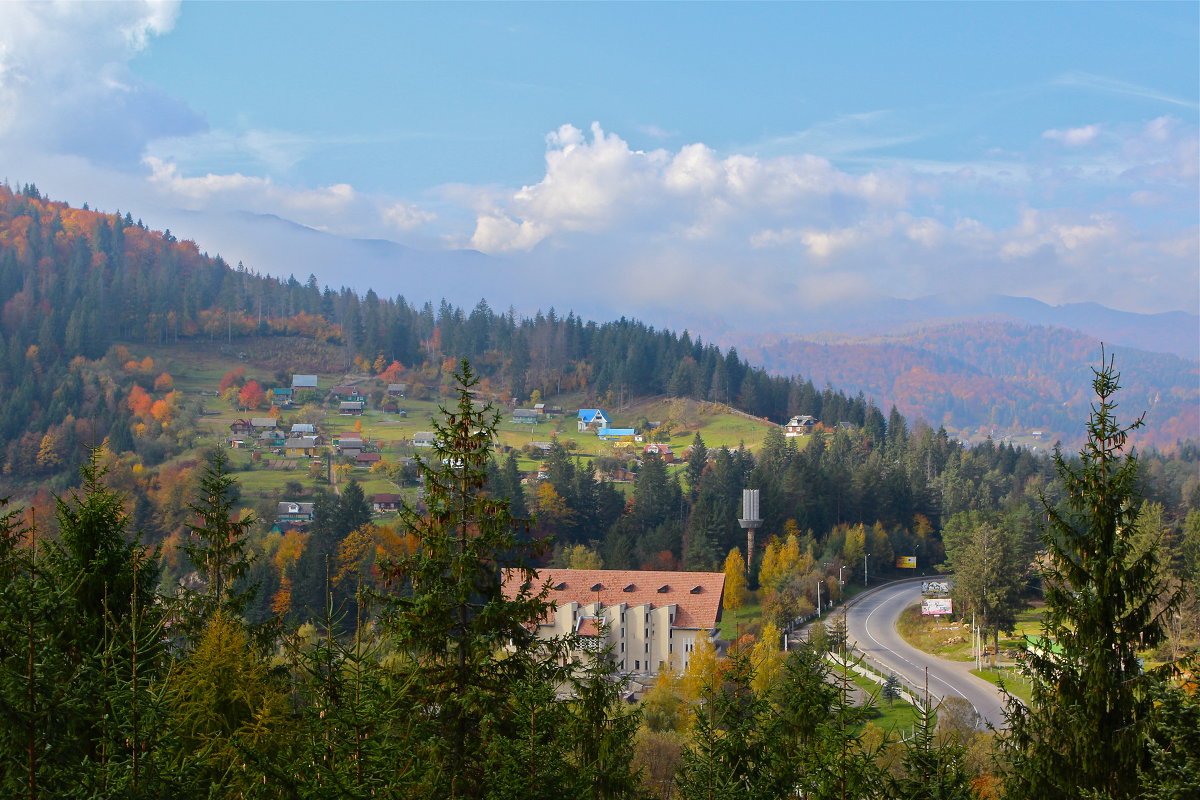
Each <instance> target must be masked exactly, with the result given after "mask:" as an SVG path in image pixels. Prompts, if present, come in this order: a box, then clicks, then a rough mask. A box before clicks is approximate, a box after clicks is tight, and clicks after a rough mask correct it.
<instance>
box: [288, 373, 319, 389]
mask: <svg viewBox="0 0 1200 800" xmlns="http://www.w3.org/2000/svg"><path fill="white" fill-rule="evenodd" d="M316 388H317V376H316V375H293V376H292V389H294V390H296V391H299V390H301V389H316Z"/></svg>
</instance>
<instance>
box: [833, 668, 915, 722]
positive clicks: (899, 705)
mask: <svg viewBox="0 0 1200 800" xmlns="http://www.w3.org/2000/svg"><path fill="white" fill-rule="evenodd" d="M848 674H849V677H850V679H851V680H852V681H854V685H855V686H857V687H858V688H859V689H862V690H863V691H864V692H866V693H867V694H869V695H870V696H871V697H872V698H874V701H873V705H872V712H873V713H874V716H872V717H871V722H874V723H875V724H876V725H878V726H879V727H880V728H882V729H883V730H885V731H897V732H905V733H907V731H908V729H909V728H911V727H912V726H913V725H914V724H916V721H917V709H916V708H914V707H913V706H912V705H911V704H910V703H906V702H904V701H903V700H892V701H891V702H890V703H889V702H888V701H887V700H884V699H883V698H881V697H880V696H879V692H880V690H882V689H883V684H881V683H875V681H873V680H870V679H869V678H865V677H863V676H862V675H859V674H858V673H857V672H850V673H848ZM837 675H838V676H840V675H841V672H840V671H838V672H837Z"/></svg>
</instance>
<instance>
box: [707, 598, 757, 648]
mask: <svg viewBox="0 0 1200 800" xmlns="http://www.w3.org/2000/svg"><path fill="white" fill-rule="evenodd" d="M756 594H757V593H756V592H747V595H748V596H747V597H746V605H744V606H742V607H741V608H739V609H738V610H737V613H736V614H735V613H734V612H732V611H730V610H728V609H726V610H724V611H722V612H721V622H720V623H719V624H718V625H717V631H718V633H717V636H718V637H719V638H721V639H724V640H725V641H727V642H732V641H733V640H734V639H735V638H737V635H738V627H739V626H740V627H741V629H742V633H746V631H747V630H748V629H749V628H750V625H751V624H758V623H760V622H761V621H762V606H761V605H760V604H759V602H758V598H757V596H756Z"/></svg>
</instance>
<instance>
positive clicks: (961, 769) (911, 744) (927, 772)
mask: <svg viewBox="0 0 1200 800" xmlns="http://www.w3.org/2000/svg"><path fill="white" fill-rule="evenodd" d="M894 677H895V676H893V679H894ZM936 723H937V716H936V713H935V709H934V707H933V706H932V705H931V704H930V703H929V702H927V701H926V702H921V703H920V704H919V705H918V706H917V721H916V725H915V726H914V729H913V735H912V736H910V737H909V738H908V739H906V740H905V741H904V755H903V757H902V758H901V764H902V766H903V774H901V775H900V776H899V777H898V778H896V779H894V780H893V781H892V785H891V789H890V791H889V792H888V797H897V798H904V800H974V798H975V793H974V792H973V791H971V779H970V775H969V774H968V772H967V768H966V764H965V761H964V756H965V754H966V748H964V747H963V746H962V745H961V744H958V743H956V742H947V743H945V744H942V745H940V746H939V745H937V744H935V743H934V733H935V728H936Z"/></svg>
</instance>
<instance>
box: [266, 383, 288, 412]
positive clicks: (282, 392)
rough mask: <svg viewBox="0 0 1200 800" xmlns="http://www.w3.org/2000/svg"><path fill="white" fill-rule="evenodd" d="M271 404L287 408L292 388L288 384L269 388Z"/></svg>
mask: <svg viewBox="0 0 1200 800" xmlns="http://www.w3.org/2000/svg"><path fill="white" fill-rule="evenodd" d="M270 394H271V405H273V406H278V407H279V408H287V407H288V406H290V405H291V404H292V394H293V392H292V388H291V387H290V386H283V387H276V388H274V389H272V390H271V392H270Z"/></svg>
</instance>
